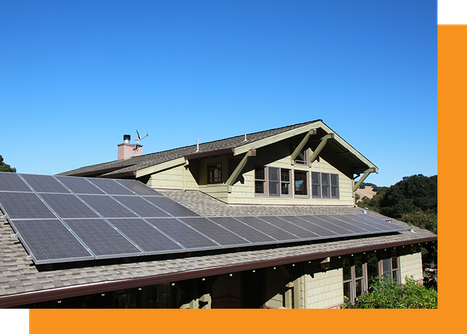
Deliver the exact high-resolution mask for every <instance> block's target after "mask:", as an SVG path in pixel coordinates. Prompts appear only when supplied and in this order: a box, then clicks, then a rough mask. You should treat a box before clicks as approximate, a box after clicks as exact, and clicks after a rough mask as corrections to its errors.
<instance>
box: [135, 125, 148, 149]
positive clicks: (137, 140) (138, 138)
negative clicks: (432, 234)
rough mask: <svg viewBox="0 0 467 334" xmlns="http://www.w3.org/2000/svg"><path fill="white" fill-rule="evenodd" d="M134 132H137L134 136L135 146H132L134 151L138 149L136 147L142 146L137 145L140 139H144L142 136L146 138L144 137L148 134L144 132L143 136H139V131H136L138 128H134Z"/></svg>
mask: <svg viewBox="0 0 467 334" xmlns="http://www.w3.org/2000/svg"><path fill="white" fill-rule="evenodd" d="M136 134H137V135H138V136H137V137H136V138H135V141H136V145H135V147H134V148H133V151H136V150H137V149H138V147H142V146H143V145H139V144H138V143H139V141H140V140H142V139H144V138H146V137H147V136H148V134H147V133H146V134H145V135H144V137H141V135H140V134H139V131H138V130H136Z"/></svg>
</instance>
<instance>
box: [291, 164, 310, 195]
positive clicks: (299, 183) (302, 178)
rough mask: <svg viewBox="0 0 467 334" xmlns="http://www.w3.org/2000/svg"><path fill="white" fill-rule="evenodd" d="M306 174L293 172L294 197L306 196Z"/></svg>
mask: <svg viewBox="0 0 467 334" xmlns="http://www.w3.org/2000/svg"><path fill="white" fill-rule="evenodd" d="M307 178H308V173H307V172H304V171H301V170H295V172H294V181H295V182H294V184H295V187H294V188H295V195H299V196H307V195H308V184H307Z"/></svg>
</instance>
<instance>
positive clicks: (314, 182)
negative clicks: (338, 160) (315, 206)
mask: <svg viewBox="0 0 467 334" xmlns="http://www.w3.org/2000/svg"><path fill="white" fill-rule="evenodd" d="M311 194H312V196H313V198H321V174H320V173H317V172H312V173H311Z"/></svg>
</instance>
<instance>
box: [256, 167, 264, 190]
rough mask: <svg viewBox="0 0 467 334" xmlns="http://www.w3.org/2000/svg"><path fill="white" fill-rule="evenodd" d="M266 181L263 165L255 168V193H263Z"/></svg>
mask: <svg viewBox="0 0 467 334" xmlns="http://www.w3.org/2000/svg"><path fill="white" fill-rule="evenodd" d="M265 183H266V171H265V168H264V167H256V168H255V194H264V192H265V190H266V189H265Z"/></svg>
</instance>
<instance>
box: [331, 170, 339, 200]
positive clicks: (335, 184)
mask: <svg viewBox="0 0 467 334" xmlns="http://www.w3.org/2000/svg"><path fill="white" fill-rule="evenodd" d="M331 198H339V175H337V174H331Z"/></svg>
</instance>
